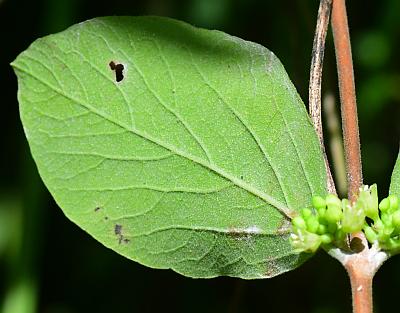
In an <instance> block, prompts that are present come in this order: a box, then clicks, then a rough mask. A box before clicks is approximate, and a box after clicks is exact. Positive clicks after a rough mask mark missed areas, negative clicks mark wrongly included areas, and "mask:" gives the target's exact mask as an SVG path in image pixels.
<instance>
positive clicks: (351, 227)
mask: <svg viewBox="0 0 400 313" xmlns="http://www.w3.org/2000/svg"><path fill="white" fill-rule="evenodd" d="M342 202H343V218H342V230H343V231H344V232H346V233H348V234H352V233H356V232H358V231H360V230H361V229H362V228H363V226H364V221H365V213H364V207H363V202H362V201H357V202H356V203H355V204H354V205H350V204H349V201H348V200H347V199H343V201H342Z"/></svg>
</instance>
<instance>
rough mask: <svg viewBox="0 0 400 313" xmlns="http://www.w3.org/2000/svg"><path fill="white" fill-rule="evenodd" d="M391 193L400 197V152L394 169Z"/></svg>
mask: <svg viewBox="0 0 400 313" xmlns="http://www.w3.org/2000/svg"><path fill="white" fill-rule="evenodd" d="M389 194H390V195H396V196H397V197H399V198H400V153H399V155H398V156H397V161H396V164H395V166H394V169H393V173H392V179H391V182H390V190H389Z"/></svg>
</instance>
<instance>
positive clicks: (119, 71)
mask: <svg viewBox="0 0 400 313" xmlns="http://www.w3.org/2000/svg"><path fill="white" fill-rule="evenodd" d="M108 65H109V66H110V69H111V70H113V71H114V72H115V81H116V82H117V83H119V82H120V81H121V80H123V79H124V65H123V64H121V63H115V62H114V61H111V62H110V63H109V64H108Z"/></svg>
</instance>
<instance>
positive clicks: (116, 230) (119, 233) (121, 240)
mask: <svg viewBox="0 0 400 313" xmlns="http://www.w3.org/2000/svg"><path fill="white" fill-rule="evenodd" d="M114 233H115V234H116V235H117V236H118V243H119V244H121V243H129V242H130V240H129V239H127V238H125V237H124V235H123V234H122V225H119V224H115V227H114Z"/></svg>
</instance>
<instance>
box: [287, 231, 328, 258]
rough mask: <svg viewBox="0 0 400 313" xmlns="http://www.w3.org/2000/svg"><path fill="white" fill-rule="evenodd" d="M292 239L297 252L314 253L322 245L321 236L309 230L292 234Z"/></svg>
mask: <svg viewBox="0 0 400 313" xmlns="http://www.w3.org/2000/svg"><path fill="white" fill-rule="evenodd" d="M290 241H291V243H292V246H293V248H294V249H295V251H296V252H311V253H313V252H315V251H317V249H318V248H319V246H320V245H321V237H320V236H319V235H316V234H313V233H310V232H308V231H300V232H299V234H292V235H291V237H290Z"/></svg>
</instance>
